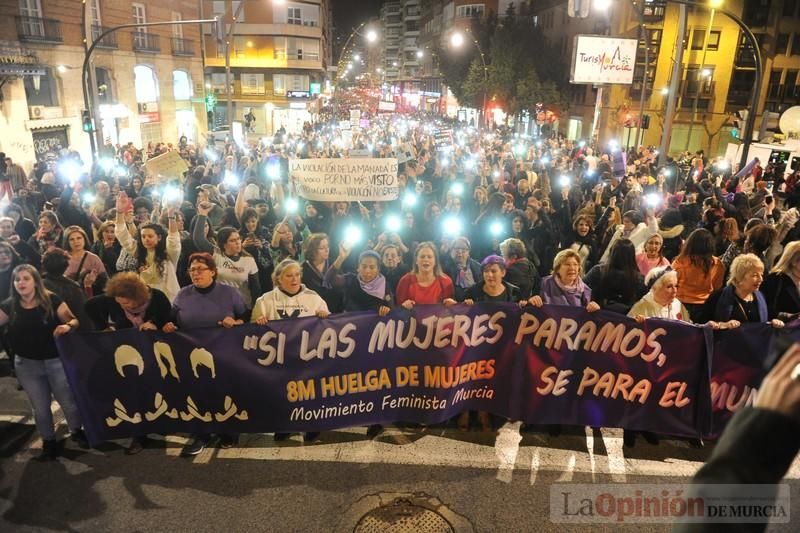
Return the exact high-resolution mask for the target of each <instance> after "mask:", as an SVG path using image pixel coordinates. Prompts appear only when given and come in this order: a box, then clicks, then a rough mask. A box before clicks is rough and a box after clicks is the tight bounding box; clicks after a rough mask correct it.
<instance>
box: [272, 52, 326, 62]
mask: <svg viewBox="0 0 800 533" xmlns="http://www.w3.org/2000/svg"><path fill="white" fill-rule="evenodd" d="M272 59H290V60H293V61H304V60H305V61H319V52H301V51H299V50H298V51H296V52H287V51H286V50H273V52H272Z"/></svg>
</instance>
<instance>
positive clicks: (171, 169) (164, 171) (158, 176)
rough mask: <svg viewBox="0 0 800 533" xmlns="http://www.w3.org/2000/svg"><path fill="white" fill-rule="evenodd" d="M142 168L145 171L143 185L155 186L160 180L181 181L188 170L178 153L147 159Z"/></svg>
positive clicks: (173, 152)
mask: <svg viewBox="0 0 800 533" xmlns="http://www.w3.org/2000/svg"><path fill="white" fill-rule="evenodd" d="M144 168H145V171H146V177H145V185H155V184H158V183H161V181H162V180H170V179H179V180H181V181H183V173H184V172H186V171H187V170H189V166H188V165H187V164H186V161H184V160H183V158H182V157H181V154H180V152H177V151H172V152H167V153H166V154H161V155H159V156H156V157H153V158H150V159H148V160H147V161H146V162H145V164H144Z"/></svg>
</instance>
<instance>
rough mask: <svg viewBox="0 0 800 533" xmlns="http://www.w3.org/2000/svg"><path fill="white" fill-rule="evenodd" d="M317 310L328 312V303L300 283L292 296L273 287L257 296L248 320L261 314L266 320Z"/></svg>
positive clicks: (310, 314)
mask: <svg viewBox="0 0 800 533" xmlns="http://www.w3.org/2000/svg"><path fill="white" fill-rule="evenodd" d="M319 311H324V312H326V313H328V312H329V311H328V304H326V303H325V300H323V299H322V297H321V296H320V295H319V294H317V293H316V292H314V291H312V290H311V289H308V288H306V286H305V285H300V292H298V293H297V294H295V295H294V296H289V295H288V294H286V293H285V292H283V291H282V290H280V289H278V288H275V289H272V290H271V291H269V292H267V293H264V294H262V295H261V296H259V297H258V300H256V303H255V305H254V306H253V313H252V315H251V317H250V321H251V322H255V321H256V320H258V319H259V318H260V317H262V316H265V317H267V320H282V319H284V318H301V317H305V316H314V315H316V314H317V313H318V312H319Z"/></svg>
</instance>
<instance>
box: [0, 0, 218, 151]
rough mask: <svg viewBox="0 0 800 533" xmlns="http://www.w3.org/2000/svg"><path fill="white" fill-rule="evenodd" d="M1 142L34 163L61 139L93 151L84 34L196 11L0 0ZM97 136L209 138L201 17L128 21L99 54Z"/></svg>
mask: <svg viewBox="0 0 800 533" xmlns="http://www.w3.org/2000/svg"><path fill="white" fill-rule="evenodd" d="M0 14H2V16H1V17H0V35H2V40H1V41H0V106H1V107H2V113H0V129H3V131H7V132H13V134H11V135H6V136H2V137H0V150H2V151H4V152H5V153H6V154H8V155H9V156H11V157H13V158H14V159H15V160H17V161H18V162H21V163H22V164H24V165H26V166H27V167H30V166H31V165H32V164H33V162H34V161H35V160H36V159H43V158H45V157H47V154H48V153H50V152H55V151H57V150H58V149H59V148H71V149H75V150H78V151H79V152H80V153H81V154H82V155H83V156H84V159H85V160H87V161H88V160H89V158H90V144H89V134H87V133H85V132H84V131H83V129H82V119H81V113H82V111H83V110H84V109H86V106H85V104H84V95H83V85H82V82H81V80H82V74H81V66H82V64H83V60H84V56H85V49H84V44H83V39H84V36H87V37H88V40H89V41H90V42H91V41H93V40H94V38H96V37H99V36H100V34H101V33H103V32H104V31H105V30H107V29H110V28H113V27H115V26H119V25H122V24H132V23H136V22H139V23H145V22H157V21H179V20H195V19H197V18H198V15H199V10H198V4H197V2H193V1H191V0H161V1H158V2H156V1H152V0H141V1H138V2H133V3H132V2H125V1H122V0H86V2H80V1H78V0H0ZM92 65H93V67H94V70H93V72H91V69H90V74H91V82H90V84H89V86H90V87H92V86H93V90H92V93H91V94H90V96H92V97H93V104H94V106H93V110H94V117H95V127H96V129H97V134H96V135H97V137H98V140H99V141H100V142H99V144H112V145H114V144H118V143H127V142H133V143H134V144H136V145H137V146H146V145H147V143H149V142H159V141H164V142H172V143H177V142H178V139H179V137H180V136H182V135H185V136H186V137H187V138H189V139H190V140H191V141H202V140H203V133H204V132H205V131H206V113H205V110H204V105H203V64H202V57H201V49H200V28H199V27H198V25H194V24H187V25H181V26H178V25H169V26H160V27H154V28H139V29H134V30H131V29H125V30H118V31H113V32H112V33H109V34H108V35H107V36H105V37H104V38H103V39H102V41H101V43H100V44H99V46H98V47H97V48H96V49H95V51H94V53H93V55H92Z"/></svg>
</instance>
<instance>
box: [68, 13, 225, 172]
mask: <svg viewBox="0 0 800 533" xmlns="http://www.w3.org/2000/svg"><path fill="white" fill-rule="evenodd" d="M218 22H219V21H218V20H217V19H215V18H213V19H196V20H170V21H165V22H143V23H141V24H120V25H119V26H113V27H111V28H108V29H107V30H104V31H102V32H101V33H100V35H98V36H97V38H96V39H95V40H94V41H92V44H91V45H90V46H89V48H87V49H86V53H85V54H84V56H83V67H82V68H81V82H82V83H81V84H82V85H83V105H84V106H85V107H86V111H87V112H88V113H89V119H90V120H92V121H94V118H95V116H94V115H95V113H94V90H93V89H92V88H90V86H89V65H90V64H91V59H92V53H93V52H94V49H95V48H96V47H97V45H98V44H100V43H101V42H102V41H103V39H104V38H105V37H106V36H107V35H109V34H111V33H114V32H115V31H117V30H124V29H125V28H150V27H152V26H173V25H182V24H217V23H218ZM92 134H94V132H92ZM96 155H97V147H96V146H95V145H94V143H92V160H94V159H95V156H96Z"/></svg>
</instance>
